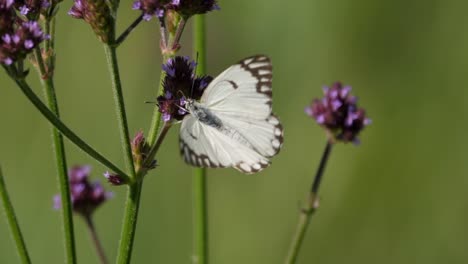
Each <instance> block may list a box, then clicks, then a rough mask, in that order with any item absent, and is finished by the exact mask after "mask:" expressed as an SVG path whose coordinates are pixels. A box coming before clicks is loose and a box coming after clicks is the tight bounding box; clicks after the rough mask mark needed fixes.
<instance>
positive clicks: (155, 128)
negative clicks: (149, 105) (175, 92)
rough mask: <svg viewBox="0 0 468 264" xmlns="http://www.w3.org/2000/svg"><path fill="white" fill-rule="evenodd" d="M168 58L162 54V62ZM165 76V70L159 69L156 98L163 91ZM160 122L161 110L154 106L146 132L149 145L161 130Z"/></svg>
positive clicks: (151, 144)
mask: <svg viewBox="0 0 468 264" xmlns="http://www.w3.org/2000/svg"><path fill="white" fill-rule="evenodd" d="M168 59H169V57H168V56H166V55H163V63H166V61H167V60H168ZM165 77H166V72H165V71H164V70H161V74H160V77H159V86H158V91H157V92H156V98H158V97H159V96H160V95H161V94H162V93H163V89H164V87H163V84H164V78H165ZM161 126H162V122H161V112H159V108H158V107H154V110H153V117H152V119H151V127H150V129H149V132H148V137H147V140H148V144H149V145H150V146H153V144H154V142H155V141H156V138H157V136H158V132H159V131H160V130H161Z"/></svg>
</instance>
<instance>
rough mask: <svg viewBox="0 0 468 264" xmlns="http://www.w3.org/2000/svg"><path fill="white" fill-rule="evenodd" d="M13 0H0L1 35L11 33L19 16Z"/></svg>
mask: <svg viewBox="0 0 468 264" xmlns="http://www.w3.org/2000/svg"><path fill="white" fill-rule="evenodd" d="M13 4H14V1H13V0H0V35H3V34H5V33H11V32H12V31H13V30H14V29H13V28H14V25H15V22H16V20H17V19H18V18H17V15H16V12H15V10H14V8H13Z"/></svg>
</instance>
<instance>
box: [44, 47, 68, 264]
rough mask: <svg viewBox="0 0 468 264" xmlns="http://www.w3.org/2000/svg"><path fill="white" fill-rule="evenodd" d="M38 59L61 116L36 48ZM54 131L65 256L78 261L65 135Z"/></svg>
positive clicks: (48, 95)
mask: <svg viewBox="0 0 468 264" xmlns="http://www.w3.org/2000/svg"><path fill="white" fill-rule="evenodd" d="M35 55H36V61H37V64H38V66H39V75H40V76H47V77H46V78H45V79H44V78H41V83H42V86H43V88H44V94H45V98H46V102H47V105H48V106H49V109H50V110H51V111H52V112H53V114H54V115H55V116H56V117H57V118H60V115H59V109H58V104H57V97H56V94H55V87H54V82H53V80H52V79H51V77H50V75H49V74H48V73H47V70H46V68H45V65H44V61H43V59H42V54H41V51H40V49H39V48H36V49H35ZM51 133H52V147H53V149H54V158H55V163H56V169H57V177H58V182H59V187H60V199H61V201H62V202H61V205H62V211H61V213H62V227H63V231H64V236H65V256H66V262H67V263H76V249H75V235H74V230H73V211H72V206H71V199H70V184H69V182H68V173H67V171H68V169H67V160H66V155H65V146H64V143H63V137H62V134H60V132H59V131H58V130H57V129H56V128H55V127H54V126H52V125H51Z"/></svg>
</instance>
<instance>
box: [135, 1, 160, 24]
mask: <svg viewBox="0 0 468 264" xmlns="http://www.w3.org/2000/svg"><path fill="white" fill-rule="evenodd" d="M168 2H169V0H136V1H134V2H133V9H134V10H141V11H142V12H143V19H144V20H146V21H149V20H151V18H152V17H153V16H155V17H158V18H162V17H163V16H164V10H165V5H166V4H167V3H168Z"/></svg>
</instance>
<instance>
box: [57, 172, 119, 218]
mask: <svg viewBox="0 0 468 264" xmlns="http://www.w3.org/2000/svg"><path fill="white" fill-rule="evenodd" d="M90 172H91V167H89V166H74V167H73V168H71V169H70V171H69V172H68V177H69V180H70V193H71V202H72V205H73V211H75V212H76V213H78V214H80V215H82V216H85V217H89V216H90V215H91V214H92V213H93V212H94V211H95V210H96V209H97V208H98V207H99V206H100V205H101V204H102V203H104V202H105V201H106V200H107V199H109V198H111V197H112V193H111V192H106V191H105V190H104V188H103V187H102V185H101V184H100V183H99V182H93V183H91V182H89V180H88V177H89V174H90ZM60 204H61V200H60V196H59V195H56V196H54V208H55V209H60Z"/></svg>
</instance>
